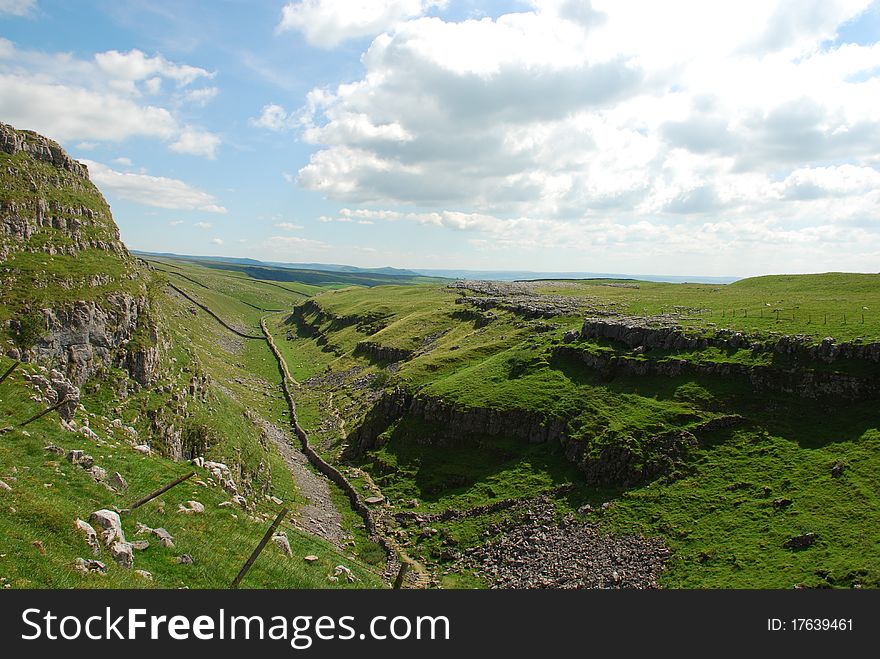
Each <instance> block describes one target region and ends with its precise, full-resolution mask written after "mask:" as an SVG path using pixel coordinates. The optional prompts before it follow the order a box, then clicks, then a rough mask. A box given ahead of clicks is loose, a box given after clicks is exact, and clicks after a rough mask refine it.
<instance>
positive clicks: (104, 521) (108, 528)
mask: <svg viewBox="0 0 880 659" xmlns="http://www.w3.org/2000/svg"><path fill="white" fill-rule="evenodd" d="M89 521H90V522H91V523H92V524H97V525H98V526H100V527H101V528H102V529H104V533H103V534H102V539H103V541H104V544H105V545H107V546H108V547H109V546H111V545H112V544H113V543H114V542H117V541H119V542H125V534H124V533H123V532H122V521H121V520H120V519H119V513H117V512H115V511H113V510H107V509H106V508H105V509H103V510H96V511H95V512H93V513H92V514H91V515H90V516H89Z"/></svg>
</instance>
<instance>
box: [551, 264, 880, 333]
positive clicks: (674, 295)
mask: <svg viewBox="0 0 880 659" xmlns="http://www.w3.org/2000/svg"><path fill="white" fill-rule="evenodd" d="M608 283H611V282H609V281H607V280H586V281H573V282H565V283H564V284H560V283H558V282H546V283H545V284H544V285H542V286H540V287H539V290H540V291H541V292H543V293H546V294H553V295H564V296H570V297H583V296H592V297H595V298H596V299H598V300H601V301H603V302H609V303H614V304H615V305H617V308H618V309H620V310H621V311H622V312H623V313H626V314H631V315H635V316H642V315H648V316H651V315H657V314H663V313H673V312H674V313H680V314H682V319H681V322H682V324H683V325H684V326H686V327H691V328H708V327H710V324H711V323H714V324H715V326H717V327H726V328H731V329H735V330H739V331H743V332H750V333H763V334H766V333H769V332H778V333H782V334H789V335H792V334H806V335H811V336H814V337H816V338H818V339H819V340H821V339H822V338H823V337H826V336H830V337H834V338H836V339H838V340H840V341H850V340H853V339H856V338H860V339H862V340H864V341H877V340H880V275H876V274H854V273H840V272H831V273H824V274H816V275H772V276H766V277H752V278H749V279H743V280H740V281H737V282H735V283H733V284H726V285H715V284H666V283H656V282H644V281H640V282H627V283H630V284H636V285H637V286H638V288H629V287H614V286H608V285H607V284H608ZM777 312H778V313H777ZM777 318H778V320H777ZM863 318H864V321H863Z"/></svg>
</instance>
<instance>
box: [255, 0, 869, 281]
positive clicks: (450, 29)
mask: <svg viewBox="0 0 880 659" xmlns="http://www.w3.org/2000/svg"><path fill="white" fill-rule="evenodd" d="M531 4H532V6H533V8H532V9H531V10H524V11H518V12H513V13H509V14H506V15H502V16H499V17H497V18H494V19H493V18H482V19H473V20H463V21H458V22H453V21H447V20H443V19H441V18H437V17H431V18H428V17H420V18H415V19H412V20H405V19H400V20H398V21H397V22H396V23H395V24H394V26H393V27H389V28H388V30H387V31H386V32H385V33H383V34H379V36H377V37H376V38H375V39H374V40H373V42H372V43H371V45H370V46H369V48H368V49H367V51H366V52H365V53H364V54H363V56H362V63H363V66H364V73H363V75H362V76H361V77H360V79H358V80H355V81H353V82H346V83H343V84H340V85H338V86H336V87H335V88H316V89H313V90H312V91H311V92H310V93H309V94H308V96H307V98H306V101H305V104H304V106H303V107H302V108H301V109H300V110H299V111H293V112H288V111H286V110H284V109H283V108H281V107H280V106H267V108H274V109H272V110H271V111H270V112H269V113H268V114H267V112H266V110H267V108H264V112H263V115H262V116H261V119H264V118H265V121H264V122H263V123H264V124H265V127H270V128H271V127H274V128H275V129H276V130H280V129H283V128H289V127H291V126H299V129H300V134H301V136H302V138H303V139H304V140H305V141H306V142H308V143H312V144H315V145H316V146H317V147H318V149H317V150H316V151H315V152H314V153H313V154H312V155H311V157H310V159H309V162H308V163H307V164H306V165H305V166H303V167H301V168H300V169H299V171H298V173H297V177H296V182H297V183H298V184H299V185H300V186H302V187H304V188H307V189H311V190H315V191H318V192H320V193H322V194H323V195H325V196H326V197H328V198H331V199H336V200H340V201H342V202H344V203H347V204H351V205H356V206H358V207H359V208H357V209H356V210H350V209H343V210H342V211H340V213H339V214H338V215H337V216H333V217H329V216H328V217H323V218H320V219H321V221H346V222H358V221H360V222H364V221H382V220H389V221H408V222H415V223H419V224H421V225H425V226H436V227H440V228H444V229H447V230H453V231H468V232H471V233H473V234H474V238H473V239H474V240H477V241H481V240H482V241H487V242H486V244H487V245H490V246H495V247H497V246H499V245H500V246H504V245H508V246H510V245H521V246H522V248H523V249H525V248H526V246H527V245H529V244H532V245H535V246H540V245H545V244H548V240H550V241H551V242H552V244H553V245H554V246H556V247H563V248H565V245H579V246H582V247H588V246H591V245H592V246H595V245H601V244H618V243H619V241H620V240H626V241H630V242H632V243H634V244H635V243H639V244H641V243H642V242H643V241H642V238H647V239H656V240H659V241H661V244H668V245H672V246H677V247H676V248H679V247H680V248H681V249H682V250H684V247H685V246H688V248H689V249H690V248H693V249H694V250H696V252H698V253H700V254H705V253H706V252H705V250H704V249H703V248H701V247H700V246H699V245H696V244H695V243H694V240H693V239H692V238H693V237H695V236H696V237H699V239H701V240H703V239H705V240H706V241H707V243H706V244H707V245H712V246H713V248H714V249H719V245H722V244H724V243H723V241H722V237H723V239H724V240H726V241H728V244H730V245H734V244H740V245H742V244H747V243H748V244H750V245H751V244H754V243H756V242H761V241H765V242H766V241H773V240H777V241H781V242H782V243H785V244H800V245H815V244H816V243H817V241H819V240H821V239H827V240H829V241H832V240H836V241H844V242H845V241H852V240H855V239H856V237H858V239H859V240H862V241H865V243H864V244H865V245H867V244H872V243H871V241H870V240H867V239H866V238H865V235H863V234H858V233H857V231H868V232H870V231H872V230H873V231H877V228H878V227H877V225H876V223H875V224H874V225H873V226H871V225H870V224H869V223H868V218H876V217H877V211H878V208H880V173H878V169H880V158H878V157H877V153H880V103H878V102H877V99H878V98H880V43H875V44H866V45H858V44H835V43H832V42H830V41H829V40H830V39H833V38H834V36H835V35H836V34H837V32H838V31H839V30H840V28H841V26H842V25H843V24H845V23H846V22H848V21H851V20H853V19H855V18H856V17H858V16H859V15H860V13H861V12H863V11H864V10H865V9H866V8H867V7H868V5H869V2H868V0H833V1H820V0H807V1H806V2H797V3H795V2H792V1H791V0H775V1H768V2H765V1H758V0H748V1H745V2H742V3H727V4H725V3H720V4H719V3H705V2H702V1H698V0H681V1H679V2H675V3H656V2H643V3H635V2H631V3H630V2H628V3H620V2H613V1H612V0H595V1H594V2H592V3H588V2H573V1H570V0H535V1H534V2H532V3H531ZM302 11H304V9H303V10H302ZM324 15H327V16H329V15H330V12H329V10H328V12H327V13H325V14H324ZM320 24H321V23H320V21H318V22H317V23H316V25H320ZM306 29H307V30H308V28H306ZM315 29H317V27H316V28H315ZM339 33H340V32H338V31H337V32H336V33H334V34H339ZM408 206H409V207H415V208H418V209H419V210H418V211H414V212H407V211H406V210H400V209H401V208H403V209H405V208H406V207H408ZM370 207H379V208H395V210H375V208H370ZM422 209H429V210H427V211H425V210H422ZM606 232H607V233H606ZM548 236H553V238H552V239H550V238H548ZM557 238H559V240H558V241H557ZM663 241H667V242H663ZM719 241H721V242H719ZM876 242H877V241H874V243H876ZM475 244H479V245H483V243H475ZM848 244H850V243H848ZM851 244H853V245H857V244H859V243H858V241H857V242H852V243H851ZM862 251H864V250H862ZM643 253H647V248H645V251H644V252H643ZM682 253H684V252H682ZM719 263H721V261H720V260H719ZM732 263H734V264H735V265H737V266H739V264H738V263H737V262H736V261H732ZM875 269H876V268H875Z"/></svg>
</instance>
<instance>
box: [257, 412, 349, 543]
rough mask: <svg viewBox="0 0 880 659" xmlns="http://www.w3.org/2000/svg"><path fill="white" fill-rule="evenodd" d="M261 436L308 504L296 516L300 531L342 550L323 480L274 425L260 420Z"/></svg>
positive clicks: (337, 519) (337, 522)
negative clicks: (301, 529)
mask: <svg viewBox="0 0 880 659" xmlns="http://www.w3.org/2000/svg"><path fill="white" fill-rule="evenodd" d="M260 424H261V425H262V428H263V433H264V434H265V436H266V437H268V438H269V439H270V440H271V441H272V443H273V444H275V446H276V447H277V448H278V452H279V453H281V457H282V458H284V464H286V465H287V469H288V470H289V471H290V474H291V476H293V480H294V482H295V483H296V489H297V490H298V491H299V493H300V494H301V495H303V496H304V497H305V498H306V499H307V500H308V503H307V504H306V505H304V506H303V507H302V508H300V510H299V511H297V513H296V520H297V522H298V524H299V526H301V527H302V528H304V529H305V530H306V531H308V532H309V533H314V534H315V535H319V536H321V537H322V538H324V539H326V540H329V541H330V542H332V543H334V544H335V545H338V546H342V543H343V541H344V540H345V539H346V538H345V532H344V531H343V530H342V516H341V515H340V514H339V511H338V510H337V509H336V506H335V504H334V503H333V499H332V497H331V496H330V487H329V485H328V484H327V480H326V479H325V478H323V477H322V476H319V475H318V474H316V473H315V472H314V471H312V470H311V468H310V467H309V461H308V458H306V456H305V455H303V452H302V451H300V450H299V449H298V448H296V447H295V446H294V445H293V444H292V443H291V440H290V438H289V437H288V435H287V434H286V433H285V432H284V431H283V430H282V429H281V428H279V427H278V426H276V425H275V424H274V423H269V422H268V421H266V420H265V419H260Z"/></svg>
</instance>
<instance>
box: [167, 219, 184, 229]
mask: <svg viewBox="0 0 880 659" xmlns="http://www.w3.org/2000/svg"><path fill="white" fill-rule="evenodd" d="M181 224H183V220H171V221H169V222H168V226H170V227H179V226H180V225H181Z"/></svg>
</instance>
